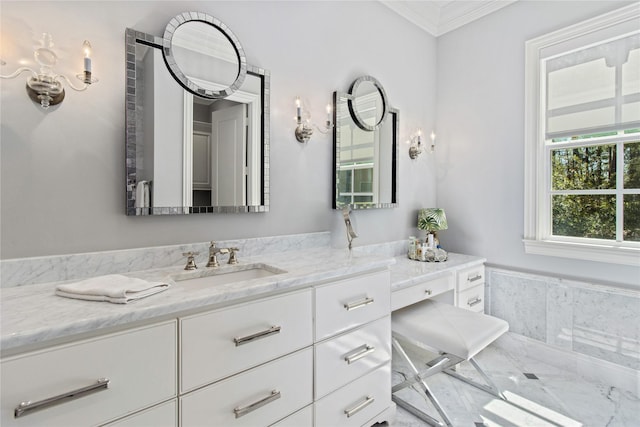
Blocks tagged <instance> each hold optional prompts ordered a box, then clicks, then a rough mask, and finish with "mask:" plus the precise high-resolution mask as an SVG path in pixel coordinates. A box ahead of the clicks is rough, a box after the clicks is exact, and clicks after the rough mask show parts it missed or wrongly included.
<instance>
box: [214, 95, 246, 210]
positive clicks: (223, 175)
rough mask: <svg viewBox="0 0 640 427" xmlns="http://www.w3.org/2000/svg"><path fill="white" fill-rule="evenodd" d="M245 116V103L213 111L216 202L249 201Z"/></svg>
mask: <svg viewBox="0 0 640 427" xmlns="http://www.w3.org/2000/svg"><path fill="white" fill-rule="evenodd" d="M228 102H231V101H228ZM245 118H246V105H244V104H236V105H234V106H232V107H227V108H223V109H220V110H216V111H213V112H212V113H211V156H212V157H211V184H212V188H211V205H212V206H238V205H246V202H245V199H246V197H245V194H246V177H245V175H246V174H245V159H246V149H245V147H246V143H245V141H246V121H245Z"/></svg>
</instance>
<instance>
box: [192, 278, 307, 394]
mask: <svg viewBox="0 0 640 427" xmlns="http://www.w3.org/2000/svg"><path fill="white" fill-rule="evenodd" d="M312 307H313V306H312V290H311V289H307V290H305V291H302V292H293V293H289V294H286V295H284V296H279V297H274V298H265V299H260V300H257V301H255V302H249V303H244V304H239V305H234V306H231V307H229V308H223V309H219V310H215V311H211V312H205V313H202V314H196V315H193V316H189V317H185V318H181V319H180V383H181V386H180V391H181V393H185V392H188V391H190V390H193V389H194V388H196V387H201V386H203V385H207V384H211V383H213V382H215V381H218V380H221V379H223V378H226V377H229V376H231V375H234V374H236V373H238V372H240V371H243V370H246V369H248V368H252V367H254V366H257V365H259V364H262V363H265V362H268V361H270V360H273V359H275V358H277V357H280V356H283V355H285V354H288V353H291V352H293V351H295V350H299V349H301V348H304V347H307V346H310V345H311V344H313V319H312V317H311V312H312Z"/></svg>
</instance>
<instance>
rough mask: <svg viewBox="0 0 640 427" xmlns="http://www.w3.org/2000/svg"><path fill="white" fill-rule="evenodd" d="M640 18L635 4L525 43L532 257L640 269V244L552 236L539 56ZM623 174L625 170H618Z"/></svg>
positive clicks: (527, 240)
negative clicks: (552, 257)
mask: <svg viewBox="0 0 640 427" xmlns="http://www.w3.org/2000/svg"><path fill="white" fill-rule="evenodd" d="M638 19H640V6H639V5H638V4H633V5H630V6H627V7H623V8H621V9H617V10H615V11H613V12H610V13H607V14H604V15H601V16H599V17H596V18H593V19H590V20H588V21H584V22H581V23H579V24H576V25H572V26H570V27H567V28H564V29H561V30H558V31H555V32H553V33H549V34H546V35H543V36H541V37H538V38H535V39H532V40H529V41H527V42H526V44H525V123H524V131H525V135H524V143H525V147H524V181H525V182H524V184H525V188H524V239H523V242H524V248H525V252H526V253H528V254H536V255H547V256H556V257H564V258H574V259H582V260H589V261H601V262H608V263H615V264H624V265H633V266H640V243H638V242H626V241H625V242H618V241H611V240H600V239H585V238H571V237H566V236H562V237H561V236H552V235H551V227H550V225H549V224H550V222H551V211H550V209H547V206H548V203H547V202H546V199H545V198H546V197H547V196H548V194H547V191H546V189H547V185H548V179H549V178H548V177H549V176H550V172H549V171H548V167H547V166H546V157H545V156H547V155H548V149H547V148H546V147H545V144H544V139H545V137H544V135H545V133H544V122H545V120H544V117H545V106H544V105H542V104H543V103H542V102H541V101H542V97H541V66H540V58H541V52H542V50H543V49H548V48H553V46H554V45H556V44H558V43H564V42H567V41H570V40H572V39H574V38H577V37H584V36H585V35H589V34H592V33H596V32H599V31H606V30H607V29H608V28H610V27H613V26H616V25H620V24H623V23H625V22H628V21H633V20H638ZM619 170H620V171H621V170H622V168H620V169H619Z"/></svg>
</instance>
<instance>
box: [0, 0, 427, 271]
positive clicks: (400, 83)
mask: <svg viewBox="0 0 640 427" xmlns="http://www.w3.org/2000/svg"><path fill="white" fill-rule="evenodd" d="M35 3H36V2H29V1H18V2H11V1H4V0H3V1H2V3H1V4H0V12H1V24H2V25H1V28H2V37H1V43H2V57H3V58H2V59H3V60H4V61H6V62H7V65H5V66H3V67H2V73H3V74H8V73H10V72H12V71H13V70H14V69H15V68H16V67H17V66H18V65H17V64H16V61H17V60H18V59H19V58H22V57H26V58H28V59H31V60H32V57H31V55H32V54H31V52H32V49H33V46H34V45H35V42H36V41H37V40H38V38H39V35H40V33H42V32H44V31H47V32H49V33H51V34H52V35H53V39H54V43H55V44H56V48H57V51H58V54H59V56H60V61H59V67H58V70H59V71H60V72H64V73H67V74H69V75H75V74H76V73H78V72H79V71H81V70H82V58H81V56H80V55H81V45H82V41H83V40H84V39H89V40H90V41H91V43H92V45H93V72H94V75H95V77H97V78H98V79H99V80H100V81H99V83H97V84H95V85H93V86H92V87H90V88H89V89H88V90H87V91H86V92H74V91H71V90H67V91H66V92H67V94H66V99H65V101H64V102H63V103H62V104H61V105H60V106H58V107H57V108H55V109H54V108H52V109H51V110H50V111H48V112H45V111H43V110H41V109H40V107H39V106H38V105H36V104H35V103H33V102H32V101H30V100H29V98H28V97H27V96H26V94H25V89H24V85H25V81H26V78H27V75H26V74H25V75H24V76H21V77H20V78H18V79H14V80H2V81H1V85H2V86H1V91H2V92H1V98H0V108H1V109H2V110H1V123H2V129H1V135H0V136H1V138H2V153H1V155H2V163H1V173H2V175H1V177H2V187H1V192H2V205H1V216H2V217H1V227H2V228H1V237H2V239H1V254H0V256H1V257H2V258H3V259H10V258H17V257H27V256H38V255H55V254H67V253H77V252H87V251H101V250H110V249H125V248H135V247H148V246H157V245H166V244H179V243H190V242H203V241H207V240H212V239H219V240H222V239H239V238H247V237H261V236H273V235H284V234H297V233H304V232H314V231H327V230H335V233H334V235H335V239H334V242H333V243H334V245H336V246H340V247H345V246H346V237H345V233H344V224H343V222H342V215H341V213H340V212H336V211H333V210H332V209H331V206H332V204H331V195H332V189H331V187H332V178H331V171H332V144H333V142H332V138H331V134H328V135H323V134H321V133H319V132H317V131H316V132H315V134H314V135H313V137H312V139H311V141H310V142H309V143H308V144H307V145H303V144H300V143H298V142H297V141H296V139H295V137H294V120H293V116H294V115H295V105H294V100H295V97H296V96H298V95H299V96H301V97H302V98H304V99H305V100H306V101H307V102H308V105H309V106H310V108H311V113H312V116H313V118H315V119H316V120H317V122H318V123H320V124H322V123H323V121H324V120H325V117H326V112H325V106H326V104H327V103H328V102H330V101H331V97H332V93H333V91H335V90H340V91H346V90H347V89H348V88H349V85H350V84H351V82H352V81H353V80H354V79H356V78H357V77H359V76H361V75H364V74H370V75H373V76H374V77H376V78H377V79H378V80H379V81H380V82H381V83H382V84H383V86H384V87H385V89H386V92H387V95H388V97H389V101H390V103H391V104H392V106H393V107H395V108H398V109H399V110H400V114H401V117H400V138H401V141H403V142H402V147H401V155H400V171H401V172H400V173H401V176H400V185H399V186H400V207H399V208H397V209H386V210H379V211H366V212H365V211H362V212H355V213H353V214H352V217H353V222H354V225H355V226H356V227H357V231H358V234H359V236H360V237H359V238H358V239H357V240H356V244H357V245H361V244H365V243H376V242H382V241H388V240H396V239H398V238H404V237H406V236H408V235H409V234H414V233H415V228H414V227H415V217H416V215H417V210H418V209H419V208H420V207H423V206H430V205H433V204H435V200H436V199H435V182H434V177H435V174H434V169H433V162H434V159H433V156H427V155H423V156H422V157H421V158H420V159H419V160H418V161H411V160H410V159H409V156H408V154H407V150H408V147H407V146H406V145H405V143H404V141H405V140H408V138H409V135H410V134H411V133H412V132H414V131H415V130H416V129H417V128H418V127H422V128H423V129H431V128H433V127H434V121H435V66H436V62H435V53H436V41H435V38H433V37H431V36H430V35H428V34H426V33H425V32H423V31H421V30H419V29H418V28H416V27H415V26H413V25H411V24H409V23H408V22H407V21H406V20H404V19H403V18H401V17H399V16H397V15H395V14H393V13H391V12H390V11H389V9H388V8H386V7H385V6H384V5H382V4H380V3H378V2H374V1H366V2H324V1H319V2H313V1H301V2H292V1H283V2H274V1H255V2H245V1H215V2H210V1H209V2H194V1H139V2H124V1H102V2H94V1H82V2H77V1H69V2H60V1H55V2H39V3H38V9H37V13H34V11H35V10H36V9H35ZM187 10H199V11H204V12H207V13H209V14H211V15H213V16H215V17H217V18H219V19H220V20H222V22H224V23H225V24H227V25H228V26H229V27H230V28H231V29H232V31H233V32H234V33H235V34H236V36H237V37H238V38H239V40H240V41H241V43H242V45H243V47H244V49H245V51H246V54H247V60H248V63H250V64H252V65H256V66H259V67H264V68H266V69H269V70H270V71H271V77H272V80H271V81H272V86H271V89H272V92H271V94H272V95H271V105H272V115H271V141H272V146H271V176H270V184H271V210H270V212H268V213H264V214H210V215H191V216H179V217H175V216H174V217H138V218H135V217H127V216H125V215H124V212H125V207H124V203H125V196H124V189H125V181H124V176H125V171H124V147H125V145H124V135H125V131H124V121H125V103H124V96H125V64H124V58H125V56H124V32H125V28H127V27H130V28H135V29H137V30H139V31H144V32H147V33H151V34H156V35H162V34H163V31H164V27H165V25H166V24H167V22H169V20H170V19H171V18H172V17H174V16H175V15H176V14H178V13H180V12H183V11H187ZM32 62H33V60H32Z"/></svg>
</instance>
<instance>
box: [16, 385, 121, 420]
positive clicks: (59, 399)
mask: <svg viewBox="0 0 640 427" xmlns="http://www.w3.org/2000/svg"><path fill="white" fill-rule="evenodd" d="M108 387H109V380H108V379H107V378H100V379H99V380H98V382H97V383H95V384H91V385H89V386H86V387H82V388H79V389H77V390H73V391H70V392H68V393H63V394H59V395H57V396H54V397H50V398H48V399H44V400H41V401H39V402H31V401H27V402H21V403H20V404H19V405H18V406H17V407H16V409H15V411H14V413H13V417H14V418H18V417H22V416H24V415H29V414H30V413H31V412H35V411H39V410H41V409H46V408H48V407H50V406H55V405H60V404H62V403H65V402H70V401H72V400H76V399H79V398H81V397H84V396H87V395H89V394H93V393H96V392H98V391H101V390H106V389H107V388H108Z"/></svg>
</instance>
